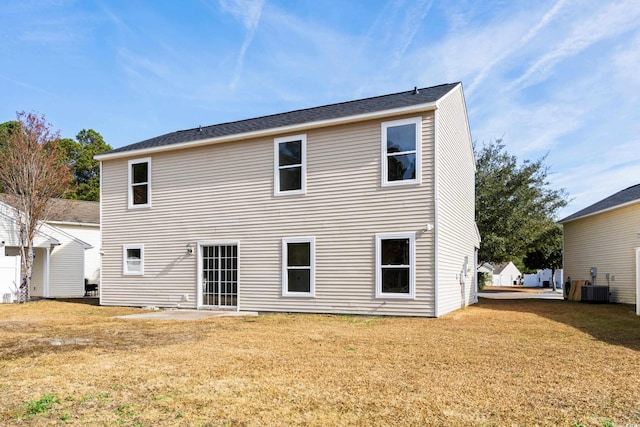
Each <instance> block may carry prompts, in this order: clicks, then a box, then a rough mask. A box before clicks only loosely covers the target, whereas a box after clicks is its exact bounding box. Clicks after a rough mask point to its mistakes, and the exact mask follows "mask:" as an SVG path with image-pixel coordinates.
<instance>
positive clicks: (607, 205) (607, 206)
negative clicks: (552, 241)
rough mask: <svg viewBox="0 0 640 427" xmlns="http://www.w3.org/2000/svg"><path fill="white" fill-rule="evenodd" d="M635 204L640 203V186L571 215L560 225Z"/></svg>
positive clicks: (619, 192)
mask: <svg viewBox="0 0 640 427" xmlns="http://www.w3.org/2000/svg"><path fill="white" fill-rule="evenodd" d="M634 203H640V184H637V185H633V186H631V187H629V188H625V189H624V190H622V191H618V192H617V193H616V194H614V195H612V196H609V197H607V198H606V199H603V200H600V201H599V202H596V203H594V204H593V205H591V206H588V207H586V208H584V209H582V210H580V211H578V212H576V213H574V214H573V215H569V216H568V217H566V218H564V219H561V220H560V221H558V223H560V224H564V223H566V222H570V221H574V220H576V219H579V218H584V217H586V216H591V215H595V214H598V213H602V212H606V211H609V210H612V209H617V208H621V207H623V206H627V205H631V204H634Z"/></svg>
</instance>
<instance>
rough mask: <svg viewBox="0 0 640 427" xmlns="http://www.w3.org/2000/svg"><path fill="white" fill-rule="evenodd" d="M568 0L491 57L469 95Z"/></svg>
mask: <svg viewBox="0 0 640 427" xmlns="http://www.w3.org/2000/svg"><path fill="white" fill-rule="evenodd" d="M566 3H567V1H566V0H558V1H557V2H556V3H555V4H554V5H553V7H551V9H549V10H548V11H547V12H546V13H545V14H544V16H543V17H542V18H541V19H540V21H538V23H537V24H536V25H534V26H533V27H532V28H530V29H529V30H528V31H527V33H526V34H525V35H524V36H522V38H520V40H518V41H517V42H516V43H512V44H511V45H510V46H509V47H508V48H507V49H505V50H504V51H503V52H502V53H500V54H498V55H497V56H496V57H495V58H494V59H489V61H488V63H487V64H486V65H485V66H484V68H482V69H481V70H480V71H479V72H478V74H477V75H476V77H475V78H474V79H473V80H472V81H471V83H470V84H469V86H468V87H467V93H468V94H469V96H470V95H471V94H472V93H473V91H474V89H475V88H476V87H478V86H479V85H480V84H481V83H482V82H483V81H484V80H485V79H486V78H487V76H488V75H489V73H490V72H491V71H492V70H493V69H494V68H495V66H496V65H497V64H499V63H501V62H502V61H504V60H505V59H506V58H508V57H510V56H511V55H513V54H514V53H517V52H518V51H519V50H520V49H521V48H522V46H524V45H526V44H527V43H529V42H530V41H531V40H533V39H534V38H535V37H536V35H538V33H540V31H542V30H543V29H544V28H545V27H547V26H548V25H549V24H550V23H551V22H552V21H553V20H554V19H555V18H556V17H557V16H558V14H559V12H560V11H561V9H562V8H563V7H564V6H565V5H566Z"/></svg>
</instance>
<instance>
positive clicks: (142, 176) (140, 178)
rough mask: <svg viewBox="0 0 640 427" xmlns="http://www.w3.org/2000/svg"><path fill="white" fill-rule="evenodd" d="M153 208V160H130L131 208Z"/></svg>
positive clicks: (148, 158)
mask: <svg viewBox="0 0 640 427" xmlns="http://www.w3.org/2000/svg"><path fill="white" fill-rule="evenodd" d="M150 206H151V158H150V157H147V158H144V159H135V160H129V208H147V207H150Z"/></svg>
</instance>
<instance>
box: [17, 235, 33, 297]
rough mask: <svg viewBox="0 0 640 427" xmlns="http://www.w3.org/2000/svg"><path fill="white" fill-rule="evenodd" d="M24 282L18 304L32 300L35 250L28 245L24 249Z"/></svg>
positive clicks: (21, 285)
mask: <svg viewBox="0 0 640 427" xmlns="http://www.w3.org/2000/svg"><path fill="white" fill-rule="evenodd" d="M20 252H21V255H22V282H21V284H20V292H19V293H18V302H29V301H30V300H31V274H32V273H33V248H32V247H31V245H28V246H27V247H26V248H25V247H22V248H21V250H20Z"/></svg>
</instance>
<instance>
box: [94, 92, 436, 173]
mask: <svg viewBox="0 0 640 427" xmlns="http://www.w3.org/2000/svg"><path fill="white" fill-rule="evenodd" d="M437 108H438V106H437V101H436V102H428V103H425V104H417V105H411V106H409V107H402V108H393V109H390V110H382V111H376V112H373V113H366V114H358V115H355V116H346V117H339V118H336V119H327V120H319V121H317V122H305V123H300V124H295V125H289V126H281V127H276V128H269V129H263V130H258V131H253V132H243V133H237V134H233V135H227V136H221V137H217V138H207V139H199V140H195V141H187V142H178V143H175V144H168V145H161V146H158V147H150V148H143V149H139V150H130V151H121V152H117V153H112V154H109V153H105V154H98V155H97V156H94V159H96V160H100V161H102V160H111V159H119V158H123V157H133V156H142V155H148V154H151V153H158V152H163V151H172V150H180V149H184V148H192V147H199V146H202V145H209V144H219V143H221V142H229V141H237V140H240V139H249V138H257V137H260V136H270V135H277V134H285V133H293V132H300V131H302V130H307V129H315V128H320V127H325V126H333V125H340V124H346V123H353V122H360V121H364V120H371V119H377V118H382V117H389V116H395V115H398V114H410V113H414V112H418V111H429V110H435V109H437ZM285 114H286V113H285ZM248 120H251V119H248Z"/></svg>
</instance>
